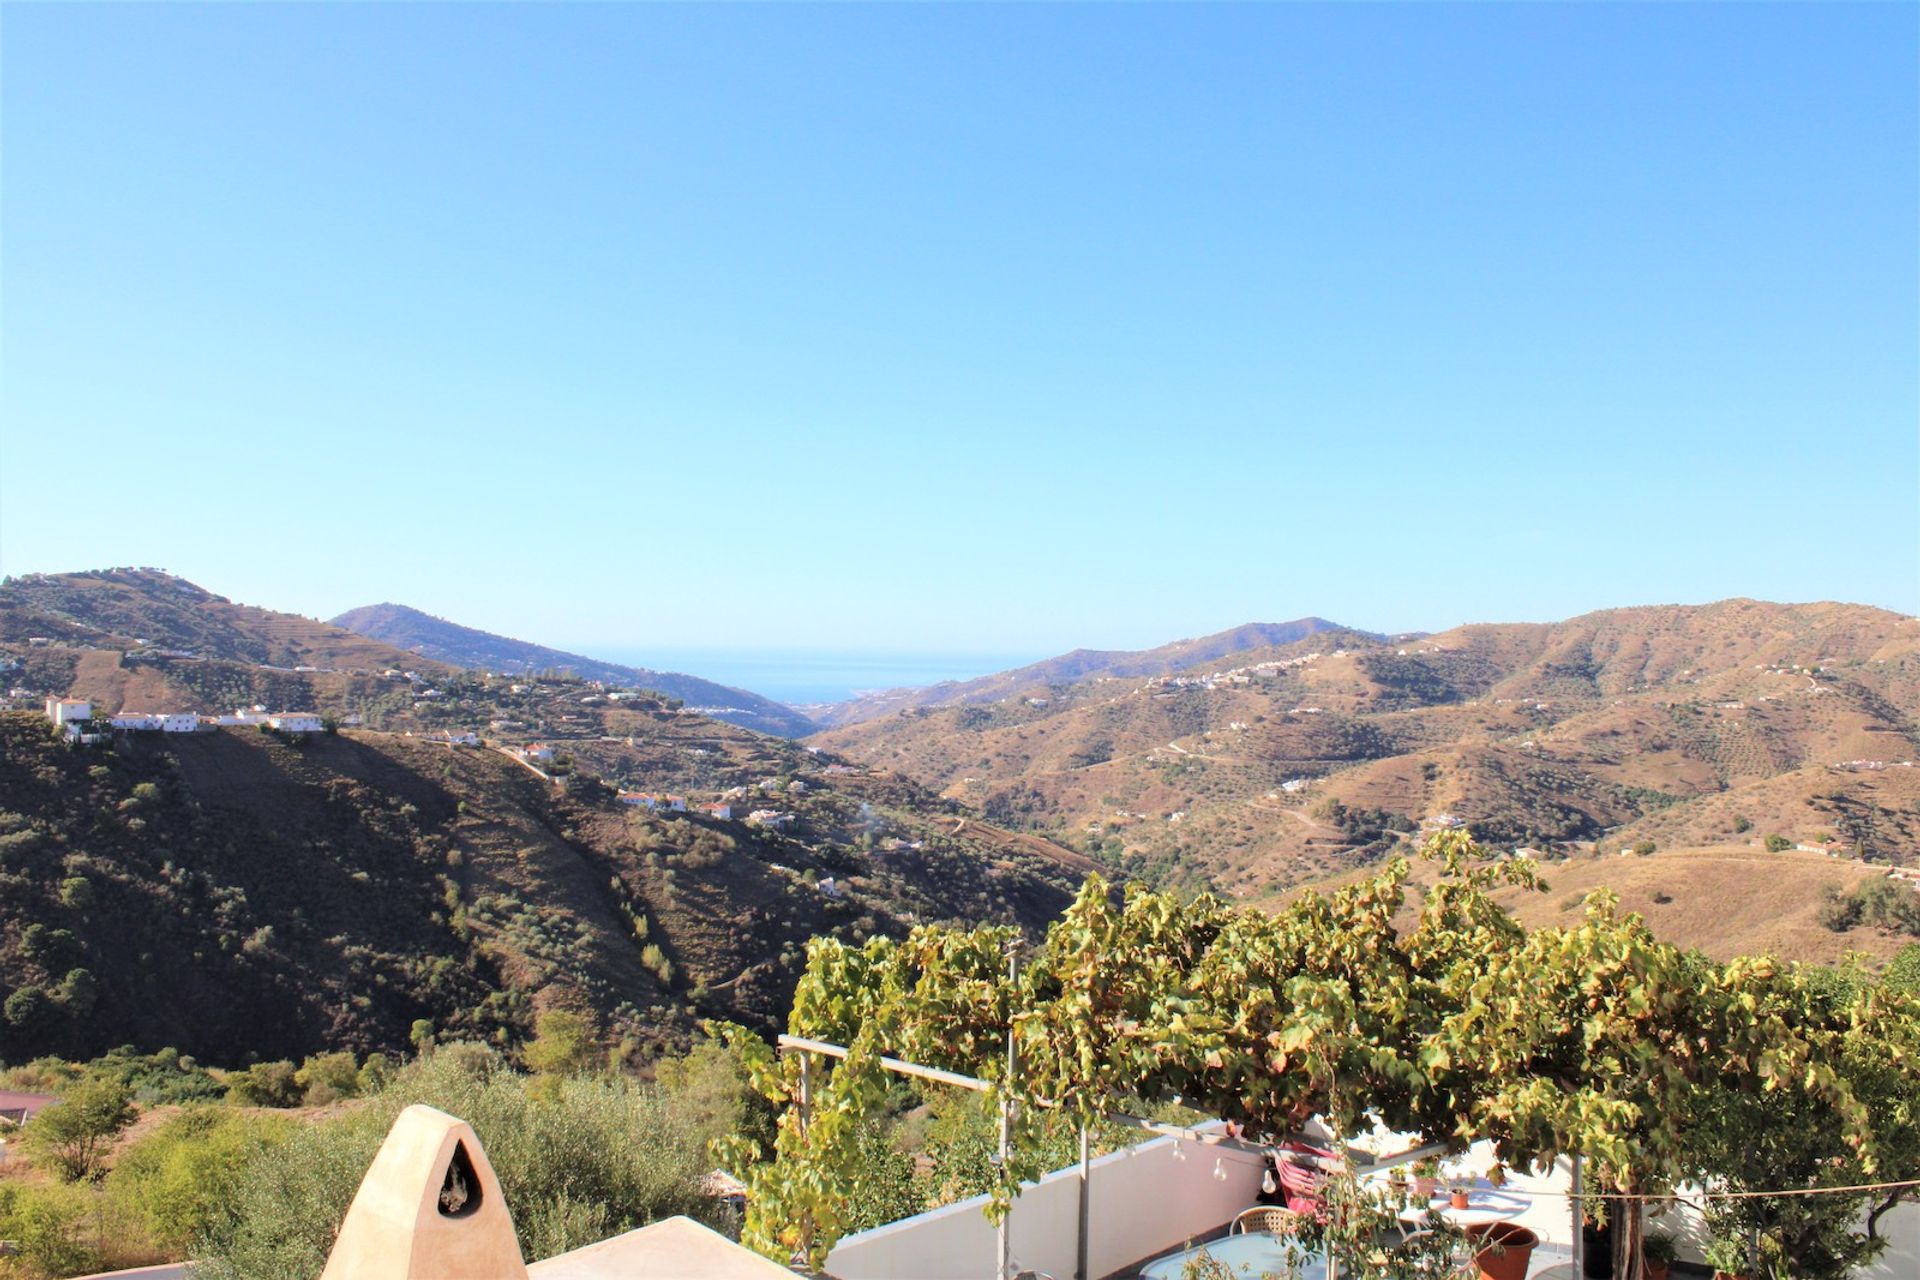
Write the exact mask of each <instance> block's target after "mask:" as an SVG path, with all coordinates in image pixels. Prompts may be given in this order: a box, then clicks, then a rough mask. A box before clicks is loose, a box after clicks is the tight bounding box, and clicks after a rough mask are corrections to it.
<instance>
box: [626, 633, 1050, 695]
mask: <svg viewBox="0 0 1920 1280" xmlns="http://www.w3.org/2000/svg"><path fill="white" fill-rule="evenodd" d="M588 652H590V653H591V654H592V655H593V656H594V657H596V658H599V659H600V660H601V661H603V662H620V663H625V664H627V665H629V666H635V667H648V668H651V669H652V670H655V671H678V672H680V673H681V674H683V675H690V676H699V677H700V678H701V679H703V680H713V681H716V682H718V683H720V684H724V685H731V686H733V687H734V688H736V689H747V690H751V691H752V692H754V693H757V694H760V695H761V696H762V697H767V698H772V699H773V700H774V701H776V702H785V703H789V704H791V705H794V706H806V705H809V704H812V703H821V702H845V701H847V700H848V699H849V698H857V697H859V696H860V695H861V694H863V693H878V692H881V691H882V690H886V689H912V688H920V687H923V686H925V685H930V684H939V683H940V682H941V681H942V680H971V679H973V678H974V677H976V676H986V675H992V674H993V673H994V672H996V671H1005V670H1007V669H1008V668H1010V667H1021V666H1025V665H1026V664H1027V663H1029V662H1037V661H1038V660H1039V659H1040V658H1042V657H1044V656H1045V655H1044V654H1038V653H899V652H891V651H886V650H872V651H867V650H831V651H822V650H785V649H673V648H659V649H639V648H632V649H628V648H614V647H609V646H606V645H598V646H595V647H594V648H593V649H591V650H589V651H588Z"/></svg>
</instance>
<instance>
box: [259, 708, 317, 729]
mask: <svg viewBox="0 0 1920 1280" xmlns="http://www.w3.org/2000/svg"><path fill="white" fill-rule="evenodd" d="M267 727H268V728H270V729H278V730H279V731H280V732H281V733H318V732H320V730H321V729H322V728H323V727H325V726H323V725H322V724H321V723H320V713H319V712H317V711H282V712H279V713H278V714H276V715H270V716H268V717H267Z"/></svg>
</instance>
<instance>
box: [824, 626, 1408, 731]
mask: <svg viewBox="0 0 1920 1280" xmlns="http://www.w3.org/2000/svg"><path fill="white" fill-rule="evenodd" d="M1323 632H1334V633H1338V634H1339V635H1342V636H1346V635H1351V636H1354V637H1355V638H1358V639H1364V640H1367V641H1384V640H1385V639H1386V637H1385V636H1378V635H1374V634H1372V633H1370V632H1355V631H1350V630H1349V629H1348V628H1345V627H1342V626H1340V625H1339V624H1338V623H1335V622H1328V621H1327V620H1326V619H1325V618H1300V619H1297V620H1295V621H1293V622H1253V623H1248V624H1247V625H1245V626H1241V627H1234V628H1232V629H1231V630H1227V631H1220V632H1216V633H1214V634H1213V635H1209V636H1201V637H1199V638H1197V639H1191V640H1175V641H1173V642H1172V643H1170V644H1163V645H1160V646H1159V647H1158V648H1153V649H1075V650H1074V651H1073V652H1071V653H1064V654H1061V655H1060V656H1059V657H1057V658H1048V659H1045V660H1043V661H1040V662H1034V663H1030V664H1028V665H1027V666H1024V667H1016V668H1014V669H1013V670H1011V671H1001V672H997V673H995V674H993V675H988V676H981V677H979V678H977V679H973V680H947V681H943V682H941V683H939V684H934V685H928V686H926V687H925V688H920V689H891V690H887V691H885V692H882V693H872V694H867V695H865V696H863V697H859V698H855V699H853V700H852V701H849V702H842V703H835V704H833V705H831V706H829V707H824V708H821V709H819V711H818V714H817V717H816V718H817V719H818V720H819V721H820V723H821V724H823V725H827V726H839V725H848V724H858V723H860V722H861V721H864V720H876V719H879V718H880V717H882V716H887V715H892V714H894V713H896V712H899V711H906V710H912V709H914V708H916V707H947V706H963V705H967V704H972V703H983V702H994V701H998V700H1000V699H1003V698H1007V697H1011V696H1013V695H1015V694H1031V695H1035V696H1039V695H1044V694H1045V692H1046V691H1047V690H1048V689H1049V688H1051V687H1053V686H1055V685H1073V684H1083V683H1086V682H1088V681H1092V680H1101V679H1121V678H1125V677H1130V676H1157V675H1165V674H1167V673H1168V672H1172V671H1182V670H1185V669H1187V668H1189V667H1193V666H1196V665H1199V664H1202V663H1210V662H1218V661H1220V660H1221V659H1223V658H1228V657H1233V656H1235V655H1243V656H1246V655H1257V654H1259V653H1260V652H1262V651H1264V650H1269V649H1280V648H1284V647H1287V646H1289V645H1293V644H1295V643H1297V642H1299V641H1301V640H1305V639H1307V638H1308V637H1309V636H1315V635H1319V634H1321V633H1323ZM1248 660H1257V659H1256V658H1253V657H1250V656H1249V659H1248Z"/></svg>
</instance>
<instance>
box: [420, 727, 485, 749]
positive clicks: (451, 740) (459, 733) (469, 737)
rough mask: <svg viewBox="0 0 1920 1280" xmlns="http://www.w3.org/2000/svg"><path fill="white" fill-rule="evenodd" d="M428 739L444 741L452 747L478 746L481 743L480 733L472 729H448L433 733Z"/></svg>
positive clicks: (430, 740) (436, 741) (438, 741)
mask: <svg viewBox="0 0 1920 1280" xmlns="http://www.w3.org/2000/svg"><path fill="white" fill-rule="evenodd" d="M427 740H428V741H429V742H435V743H441V742H444V743H445V744H446V745H448V746H450V747H477V746H479V745H480V735H479V734H477V733H475V732H473V730H471V729H446V730H443V731H442V732H440V733H436V734H433V735H432V736H431V737H429V738H428V739H427Z"/></svg>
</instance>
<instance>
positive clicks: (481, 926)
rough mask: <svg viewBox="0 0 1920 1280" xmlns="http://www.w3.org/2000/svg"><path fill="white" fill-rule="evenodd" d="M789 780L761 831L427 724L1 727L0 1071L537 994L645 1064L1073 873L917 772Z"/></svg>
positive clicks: (766, 1021) (254, 1043)
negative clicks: (813, 972) (302, 734)
mask: <svg viewBox="0 0 1920 1280" xmlns="http://www.w3.org/2000/svg"><path fill="white" fill-rule="evenodd" d="M731 732H735V733H741V732H743V731H739V730H731ZM763 741H772V740H763ZM795 755H796V756H799V757H804V758H806V759H808V760H811V759H812V757H807V756H806V754H805V753H803V752H797V751H796V752H795ZM636 767H637V766H636ZM742 767H743V768H744V767H745V766H742ZM805 776H806V778H808V779H810V781H809V782H806V783H804V784H803V785H805V786H806V788H807V789H806V791H805V792H801V793H797V794H783V795H782V796H781V798H780V800H779V802H778V803H779V805H780V807H781V808H782V809H784V810H787V811H790V812H792V813H793V814H794V825H793V827H792V828H791V829H790V830H788V831H785V832H781V833H778V834H776V833H773V832H769V831H764V830H762V829H760V828H757V827H751V826H748V825H746V824H744V823H743V822H741V821H739V820H737V819H736V820H734V821H719V820H716V819H712V818H709V817H706V816H704V815H698V814H690V813H688V814H653V813H648V812H645V811H643V810H637V809H635V808H632V807H629V806H626V805H622V804H619V803H618V802H617V801H616V800H615V798H614V795H613V792H612V790H611V789H609V788H608V787H607V786H606V785H605V784H603V783H601V782H600V781H598V780H597V779H595V778H593V777H592V776H590V775H589V774H587V773H586V771H585V770H584V769H577V770H576V771H575V773H574V774H573V775H572V777H571V780H570V781H569V782H567V783H566V784H565V785H555V784H554V783H550V782H547V781H544V780H542V779H541V778H539V777H537V776H535V775H534V773H533V772H532V771H530V770H528V769H527V768H525V767H524V766H523V765H521V764H520V763H518V762H517V761H514V760H512V759H509V758H507V757H506V756H505V755H503V754H500V753H498V752H495V751H491V750H486V749H473V748H463V749H450V748H448V747H445V746H432V745H429V744H428V743H426V742H425V741H423V740H421V739H418V738H407V737H402V736H396V735H391V734H381V733H363V732H350V733H342V734H339V735H337V736H334V735H319V736H316V737H314V738H311V739H309V740H305V741H297V742H296V741H283V740H281V739H280V738H278V737H276V736H273V735H270V734H267V733H265V732H263V731H259V730H255V729H226V730H215V731H210V732H202V733H199V734H192V735H164V736H163V735H158V734H154V735H122V736H121V737H120V738H119V739H118V741H116V742H115V743H113V744H112V745H104V744H103V745H101V746H97V747H91V748H84V747H78V746H69V745H67V744H64V743H62V742H60V741H59V740H58V739H57V738H55V737H54V735H53V734H52V732H51V730H50V727H49V726H48V725H47V724H46V722H45V721H44V720H43V719H41V718H40V717H38V716H35V715H32V714H27V713H11V714H0V810H4V811H3V812H0V1010H3V1011H4V1012H3V1015H0V1016H4V1019H5V1026H6V1036H5V1044H6V1049H5V1053H4V1056H5V1057H6V1058H7V1059H11V1060H19V1059H24V1058H27V1057H32V1056H34V1055H36V1054H39V1053H45V1052H55V1053H60V1054H64V1055H67V1056H72V1057H87V1056H91V1055H93V1054H96V1053H98V1052H101V1051H102V1050H104V1049H106V1048H109V1047H111V1046H113V1045H117V1044H122V1043H127V1042H132V1043H135V1044H137V1045H139V1046H142V1047H144V1048H157V1047H160V1046H163V1045H170V1046H173V1047H175V1048H178V1049H181V1050H183V1051H186V1052H190V1053H194V1054H196V1055H198V1056H200V1057H202V1058H203V1059H206V1060H208V1061H213V1062H224V1063H235V1062H239V1061H244V1060H248V1059H251V1058H253V1057H255V1056H259V1057H265V1058H277V1057H293V1058H299V1057H301V1056H303V1055H305V1054H307V1053H311V1052H314V1051H316V1050H320V1049H325V1048H354V1049H359V1050H366V1049H373V1048H387V1049H392V1048H398V1047H402V1046H404V1045H405V1044H406V1042H407V1040H408V1036H409V1031H410V1028H411V1027H412V1025H413V1023H414V1022H415V1020H417V1019H426V1020H427V1021H429V1022H431V1023H432V1024H433V1026H434V1027H435V1028H436V1029H437V1030H439V1031H441V1032H442V1033H445V1034H457V1035H460V1036H464V1037H474V1038H488V1039H495V1040H501V1041H506V1040H511V1039H514V1038H517V1037H519V1036H520V1035H522V1034H524V1033H525V1031H526V1030H527V1029H528V1027H529V1026H530V1025H531V1020H532V1018H533V1016H534V1015H535V1013H536V1012H537V1011H539V1010H541V1009H544V1008H547V1007H553V1006H567V1007H573V1008H578V1009H582V1010H585V1011H587V1012H589V1013H590V1014H591V1015H592V1016H593V1019H594V1021H595V1023H596V1025H597V1026H598V1028H599V1031H600V1034H601V1036H602V1037H603V1038H604V1039H605V1040H607V1041H609V1042H614V1043H618V1042H626V1043H628V1044H630V1045H631V1046H633V1047H634V1049H635V1051H636V1052H644V1051H645V1050H646V1047H647V1046H650V1045H657V1044H661V1043H666V1042H674V1041H680V1040H683V1039H684V1038H685V1037H686V1036H687V1035H688V1033H689V1031H690V1029H691V1028H692V1026H693V1024H694V1021H695V1020H696V1019H697V1018H698V1017H701V1016H721V1017H726V1018H732V1019H736V1020H739V1021H743V1022H746V1023H749V1024H751V1025H757V1026H762V1027H766V1026H771V1025H773V1024H774V1023H775V1022H776V1021H777V1020H778V1019H779V1018H780V1017H781V1016H782V1015H783V1014H784V1011H785V1005H786V1000H787V998H788V995H789V993H790V989H791V984H792V982H793V979H794V975H795V973H796V972H797V966H798V965H799V964H800V963H801V962H802V960H803V951H804V947H805V943H806V940H807V939H808V938H810V937H813V936H815V935H817V934H836V935H839V936H843V937H850V938H857V937H862V936H865V935H868V934H872V933H878V932H887V933H898V932H901V931H903V930H904V929H905V928H906V927H907V926H908V924H909V923H910V922H912V921H914V920H936V919H957V920H988V919H1000V920H1010V921H1015V922H1018V923H1021V924H1023V925H1026V926H1028V927H1036V928H1037V927H1039V926H1040V925H1042V924H1043V923H1044V922H1045V921H1046V920H1047V919H1048V918H1049V917H1051V916H1052V915H1053V914H1055V913H1057V912H1058V910H1059V909H1060V908H1061V906H1062V905H1063V904H1064V902H1065V901H1066V900H1067V895H1068V894H1069V893H1070V892H1071V891H1072V890H1073V888H1075V887H1076V886H1077V884H1078V882H1079V879H1080V877H1081V873H1082V871H1083V869H1084V865H1085V864H1084V862H1081V861H1077V860H1075V859H1074V858H1073V857H1071V856H1070V855H1058V854H1057V853H1056V851H1054V850H1052V849H1051V848H1050V847H1049V846H1048V845H1046V844H1045V842H1042V841H1036V840H1032V839H1030V838H1023V837H1018V836H1012V835H1008V834H1006V833H1001V832H997V831H994V830H992V829H990V828H985V827H983V826H981V825H980V824H979V823H977V822H973V823H968V822H967V821H966V819H965V818H964V817H954V816H949V815H948V814H947V813H946V808H947V806H945V805H943V804H941V803H940V802H938V801H935V800H933V799H932V798H931V797H928V796H927V795H926V793H924V792H922V791H920V790H919V789H918V788H916V787H913V786H911V785H910V784H906V783H904V782H895V783H892V784H887V785H882V783H881V782H877V781H875V780H871V779H861V781H862V783H863V785H862V787H861V788H860V789H859V790H857V791H841V790H838V789H836V785H835V784H836V783H837V782H838V781H839V778H838V776H837V775H834V776H830V775H826V774H824V773H823V772H821V771H820V770H818V769H815V770H811V771H809V772H808V773H807V774H806V775H805ZM883 843H884V844H885V845H886V847H884V848H883V847H882V845H883ZM827 879H831V880H832V881H833V882H834V884H833V886H832V889H833V892H831V893H829V892H826V891H823V890H822V889H821V888H820V887H818V883H817V882H819V881H822V880H827Z"/></svg>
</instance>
